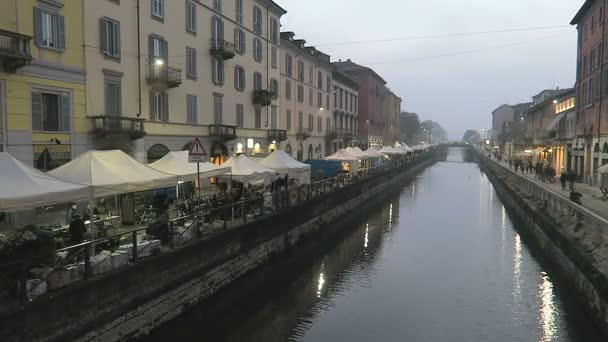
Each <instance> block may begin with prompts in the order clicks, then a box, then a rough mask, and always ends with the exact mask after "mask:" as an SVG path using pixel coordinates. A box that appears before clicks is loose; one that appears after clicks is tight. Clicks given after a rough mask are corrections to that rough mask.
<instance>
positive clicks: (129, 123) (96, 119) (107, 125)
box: [90, 115, 146, 136]
mask: <svg viewBox="0 0 608 342" xmlns="http://www.w3.org/2000/svg"><path fill="white" fill-rule="evenodd" d="M90 118H91V120H92V121H93V131H98V132H100V133H104V132H105V133H107V132H117V133H121V132H124V133H129V134H131V135H137V136H143V135H145V134H146V132H145V130H144V122H145V119H140V118H129V117H122V116H111V115H97V116H91V117H90Z"/></svg>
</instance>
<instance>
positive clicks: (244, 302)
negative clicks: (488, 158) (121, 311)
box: [143, 148, 601, 342]
mask: <svg viewBox="0 0 608 342" xmlns="http://www.w3.org/2000/svg"><path fill="white" fill-rule="evenodd" d="M349 225H351V226H352V227H350V228H349V229H346V230H345V231H344V232H343V233H342V234H341V235H340V236H339V237H335V238H330V239H325V240H324V241H322V242H321V243H316V244H314V245H310V246H302V247H300V248H298V249H296V250H294V251H292V252H290V253H289V254H286V255H281V256H279V257H278V258H276V260H275V261H273V262H271V263H269V264H268V265H265V266H263V267H262V268H260V269H259V270H256V271H254V272H252V273H251V274H249V275H247V276H246V277H244V278H243V279H242V280H240V281H238V282H237V283H235V284H234V285H232V286H230V288H228V289H225V290H223V291H222V292H220V293H219V294H218V295H217V296H214V298H213V299H211V300H209V301H207V302H205V303H202V304H200V305H197V306H194V307H192V308H190V309H189V310H188V311H187V313H185V314H184V315H182V316H180V317H179V318H177V319H175V320H173V321H171V322H169V323H168V324H166V325H164V326H163V327H161V328H159V329H157V330H155V331H153V332H152V333H151V334H150V335H149V336H147V337H145V338H144V339H143V340H145V341H264V342H266V341H331V342H336V341H380V342H383V341H424V342H426V341H428V342H435V341H437V342H439V341H442V342H443V341H450V342H460V341H462V342H472V341H522V342H528V341H539V342H541V341H542V342H549V341H580V342H596V341H600V340H601V338H600V337H599V334H598V333H597V331H596V330H595V329H594V328H593V327H592V326H591V325H590V323H588V320H587V319H586V317H585V315H584V314H583V313H582V312H581V311H580V306H579V305H577V304H576V303H575V302H574V299H573V298H571V297H570V296H569V295H568V293H569V290H568V289H567V288H564V287H563V286H560V283H559V281H558V280H556V279H555V278H554V276H553V275H552V272H551V271H549V270H547V269H546V268H545V267H544V266H543V264H542V263H541V262H539V261H538V259H537V258H535V255H534V253H532V252H531V250H530V248H529V247H528V246H527V245H526V241H524V239H522V237H520V235H519V234H518V233H517V230H516V228H517V227H514V223H513V222H512V221H511V219H510V217H509V214H508V213H507V212H506V210H505V208H504V206H503V205H502V204H501V202H500V200H499V199H498V197H497V195H496V193H495V191H494V189H493V187H492V184H491V183H490V181H489V180H488V178H487V177H486V176H485V175H484V174H483V173H482V172H481V171H480V170H479V167H478V166H477V165H476V164H474V163H467V162H465V161H464V156H463V152H462V150H461V149H459V148H450V149H449V154H448V157H447V160H446V161H443V162H439V163H437V164H435V165H434V166H432V167H430V168H428V169H426V170H425V171H424V172H422V173H421V174H420V175H419V176H418V177H417V178H416V179H415V180H414V181H413V182H412V183H411V184H409V185H407V186H405V187H404V188H403V189H402V191H401V192H400V193H397V194H395V195H394V196H392V197H391V198H389V199H388V200H384V201H379V203H377V205H376V206H375V208H374V209H373V210H370V211H369V212H366V213H361V214H360V217H359V218H358V219H357V220H355V221H354V222H353V223H352V224H349Z"/></svg>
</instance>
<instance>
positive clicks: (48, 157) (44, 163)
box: [33, 144, 72, 171]
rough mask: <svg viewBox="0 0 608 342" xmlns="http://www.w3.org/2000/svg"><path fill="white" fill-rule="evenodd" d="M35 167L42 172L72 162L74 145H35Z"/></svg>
mask: <svg viewBox="0 0 608 342" xmlns="http://www.w3.org/2000/svg"><path fill="white" fill-rule="evenodd" d="M33 148H34V165H35V166H36V168H37V169H40V170H45V171H48V170H52V169H54V168H57V167H59V166H61V165H63V164H65V163H67V162H69V161H70V160H72V145H67V144H34V145H33Z"/></svg>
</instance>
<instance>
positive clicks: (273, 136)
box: [267, 129, 287, 142]
mask: <svg viewBox="0 0 608 342" xmlns="http://www.w3.org/2000/svg"><path fill="white" fill-rule="evenodd" d="M267 134H268V136H267V139H268V141H276V142H281V141H285V140H287V131H285V130H282V129H269V130H268V132H267Z"/></svg>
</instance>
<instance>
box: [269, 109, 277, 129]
mask: <svg viewBox="0 0 608 342" xmlns="http://www.w3.org/2000/svg"><path fill="white" fill-rule="evenodd" d="M270 128H271V129H277V106H271V107H270Z"/></svg>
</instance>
